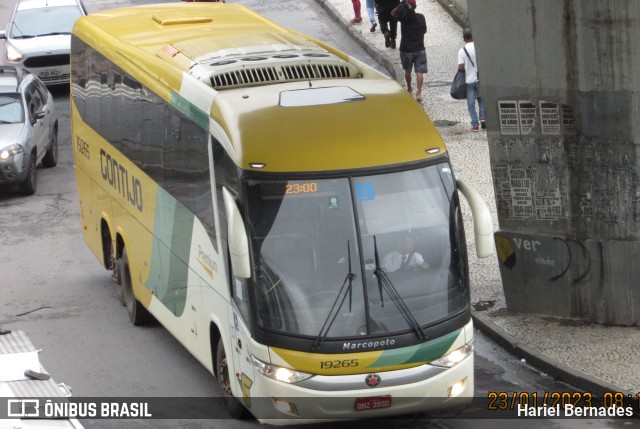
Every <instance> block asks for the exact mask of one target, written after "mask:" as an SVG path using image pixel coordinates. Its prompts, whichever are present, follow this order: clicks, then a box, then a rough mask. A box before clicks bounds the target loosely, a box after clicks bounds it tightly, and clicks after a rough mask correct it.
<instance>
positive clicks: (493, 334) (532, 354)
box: [471, 311, 635, 397]
mask: <svg viewBox="0 0 640 429" xmlns="http://www.w3.org/2000/svg"><path fill="white" fill-rule="evenodd" d="M471 318H472V319H473V323H474V326H475V327H477V328H478V329H479V330H480V331H481V332H482V333H483V334H485V335H486V336H487V337H489V338H491V339H492V340H493V341H495V342H496V343H498V344H499V345H500V346H502V347H503V348H504V349H506V350H507V351H508V352H509V353H511V354H513V355H514V356H516V357H518V358H521V359H525V360H526V361H527V362H528V363H529V364H530V365H532V366H533V367H535V368H536V369H538V370H540V371H543V372H545V373H547V374H549V375H550V376H552V377H554V378H556V379H558V380H560V381H564V382H566V383H568V384H570V385H572V386H573V387H576V388H578V389H580V390H583V391H585V392H589V393H591V394H592V395H593V396H598V397H602V396H603V395H604V394H605V393H616V392H621V393H623V394H624V395H625V396H627V395H630V396H631V397H634V396H635V392H632V391H630V390H627V389H623V388H621V387H618V386H615V385H613V384H611V383H607V382H606V381H604V380H600V379H599V378H597V377H593V376H591V375H589V374H586V373H584V372H582V371H579V370H577V369H574V368H571V367H569V366H567V365H565V364H563V363H562V362H559V361H557V360H555V359H553V358H551V357H549V356H546V355H544V354H542V353H540V352H538V351H537V350H535V349H533V348H531V347H529V346H527V345H526V344H522V343H521V342H520V341H519V340H518V339H516V338H515V337H514V336H512V335H510V334H509V333H507V332H506V331H505V330H504V329H502V328H501V327H499V326H498V325H496V324H495V323H493V322H492V321H490V320H489V319H488V318H487V317H485V316H484V315H482V314H479V313H478V312H476V311H472V312H471Z"/></svg>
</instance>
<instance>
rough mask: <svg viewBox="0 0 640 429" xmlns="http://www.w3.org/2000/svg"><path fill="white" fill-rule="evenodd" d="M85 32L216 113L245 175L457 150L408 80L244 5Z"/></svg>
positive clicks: (182, 11)
mask: <svg viewBox="0 0 640 429" xmlns="http://www.w3.org/2000/svg"><path fill="white" fill-rule="evenodd" d="M73 33H74V34H75V35H76V36H78V37H79V38H80V39H82V40H83V41H85V43H88V44H89V45H91V46H93V47H94V48H95V49H98V50H99V51H100V52H101V53H102V54H103V55H105V56H106V57H107V58H109V59H110V60H112V61H114V62H115V63H116V64H118V65H119V66H120V67H121V68H122V69H124V70H125V71H126V72H127V73H130V74H131V75H132V76H133V77H134V78H136V79H138V80H139V81H140V82H141V83H142V84H143V85H145V86H147V87H149V88H151V89H152V90H154V91H155V92H156V93H158V94H159V95H160V96H161V97H163V98H164V99H165V100H167V101H168V102H170V103H172V104H173V105H174V106H176V107H177V108H179V109H180V110H181V111H182V112H184V113H186V114H190V115H195V116H196V117H197V116H198V115H197V114H194V109H193V108H190V107H186V108H185V105H187V106H191V105H193V106H195V107H197V108H198V109H200V110H201V111H203V112H204V113H205V114H206V115H207V116H210V119H209V118H206V119H205V120H206V121H208V122H209V124H208V127H209V129H210V131H211V132H212V134H213V135H214V136H215V137H216V138H218V139H219V140H220V141H221V143H222V144H223V146H225V148H226V149H227V151H228V152H229V154H230V156H231V157H232V159H234V161H235V162H236V163H237V164H238V165H239V166H240V167H241V168H244V169H254V167H252V165H255V164H261V165H262V168H261V169H262V171H265V172H267V171H279V172H283V171H288V172H302V171H327V170H347V169H354V168H367V167H375V166H383V165H394V164H402V163H406V162H412V161H419V160H423V159H426V158H429V157H433V156H437V155H441V154H442V153H444V152H445V151H446V149H445V146H444V143H443V141H442V138H441V137H440V135H439V134H438V132H437V130H436V128H435V127H434V125H433V124H432V123H431V121H430V120H429V118H428V117H427V115H426V114H425V113H424V111H423V110H422V108H421V106H420V105H419V104H418V103H416V101H415V100H414V99H413V97H412V96H411V94H409V93H408V92H407V91H406V90H404V89H403V88H402V87H401V86H400V85H398V84H397V82H395V81H394V80H392V79H389V78H387V77H386V76H384V75H382V74H380V73H378V72H376V71H375V70H373V69H371V68H370V67H368V66H366V65H364V64H363V63H361V62H360V61H358V60H356V59H354V58H351V57H349V56H347V55H346V54H344V53H342V52H340V51H337V50H335V49H333V48H331V47H329V46H327V45H325V44H323V43H321V42H318V41H315V40H313V39H311V38H309V37H306V36H304V35H301V34H299V33H296V32H293V31H290V30H287V29H284V28H283V27H281V26H279V25H277V24H275V23H273V22H272V21H269V20H267V19H266V18H264V17H262V16H261V15H259V14H257V13H255V12H253V11H252V10H250V9H248V8H246V7H244V6H241V5H232V4H223V3H189V4H184V3H169V4H158V5H145V6H136V7H130V8H123V9H115V10H109V11H101V12H97V13H93V14H90V15H88V16H86V17H82V18H80V19H78V21H77V22H76V25H75V27H74V30H73ZM72 55H73V53H72ZM72 75H73V73H72ZM200 116H201V117H204V115H200ZM202 125H203V126H207V124H206V123H204V124H202ZM430 149H432V150H430ZM427 151H429V152H427Z"/></svg>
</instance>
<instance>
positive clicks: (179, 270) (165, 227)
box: [146, 189, 194, 317]
mask: <svg viewBox="0 0 640 429" xmlns="http://www.w3.org/2000/svg"><path fill="white" fill-rule="evenodd" d="M155 213H156V218H155V220H154V226H153V230H154V231H153V234H154V239H153V241H154V243H153V257H152V259H151V261H152V262H151V269H150V275H149V280H148V281H147V285H146V287H147V288H149V289H152V290H154V294H155V296H156V298H158V299H159V300H160V302H162V303H163V304H164V305H165V306H166V307H167V308H168V309H169V310H170V311H171V312H173V313H174V314H175V315H176V316H178V317H179V316H180V315H182V312H183V311H184V307H185V302H186V299H187V281H188V275H189V267H188V266H187V264H186V262H188V261H189V254H190V250H191V236H192V232H193V222H194V216H193V214H192V213H191V212H190V211H189V210H187V209H186V208H185V207H184V206H183V205H182V204H180V203H179V202H178V201H177V200H176V199H175V198H173V197H172V196H171V195H169V194H168V193H167V192H166V191H163V190H162V189H158V194H157V198H156V210H155Z"/></svg>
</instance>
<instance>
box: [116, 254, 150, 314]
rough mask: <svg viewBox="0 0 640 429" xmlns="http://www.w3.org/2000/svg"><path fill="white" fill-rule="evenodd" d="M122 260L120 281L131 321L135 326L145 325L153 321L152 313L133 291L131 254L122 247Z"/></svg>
mask: <svg viewBox="0 0 640 429" xmlns="http://www.w3.org/2000/svg"><path fill="white" fill-rule="evenodd" d="M119 262H120V267H119V269H120V282H121V283H122V294H123V298H124V307H125V308H126V309H127V314H128V315H129V321H130V322H131V323H132V324H133V325H134V326H140V325H145V324H147V323H149V322H150V321H151V314H150V313H149V312H148V311H147V309H146V308H144V306H143V305H142V304H140V302H138V300H137V299H136V296H135V294H134V293H133V283H132V281H131V270H130V268H129V255H128V254H127V249H126V248H124V249H122V257H121V258H120V260H119Z"/></svg>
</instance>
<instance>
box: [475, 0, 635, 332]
mask: <svg viewBox="0 0 640 429" xmlns="http://www.w3.org/2000/svg"><path fill="white" fill-rule="evenodd" d="M468 8H469V19H470V22H471V25H472V33H473V39H474V42H475V46H476V53H477V58H478V69H479V75H480V87H481V93H482V96H483V98H484V101H485V107H486V118H487V127H488V141H489V146H490V156H491V168H492V173H493V181H494V189H495V195H496V205H497V208H498V220H499V230H498V232H497V233H496V234H495V241H496V248H497V251H498V259H499V263H500V271H501V274H502V281H503V286H504V293H505V298H506V303H507V307H508V309H509V310H512V311H515V312H523V313H536V314H547V315H552V316H559V317H568V318H580V319H583V320H588V321H593V322H598V323H611V324H617V325H635V324H638V323H640V174H639V173H640V168H639V164H640V146H639V144H640V47H639V46H640V45H639V42H638V41H639V40H640V2H639V1H637V0H599V1H584V0H562V1H558V0H530V1H513V0H469V1H468Z"/></svg>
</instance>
